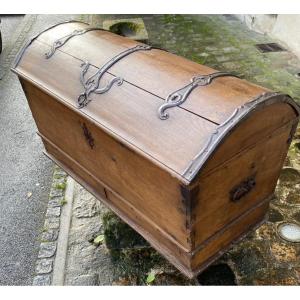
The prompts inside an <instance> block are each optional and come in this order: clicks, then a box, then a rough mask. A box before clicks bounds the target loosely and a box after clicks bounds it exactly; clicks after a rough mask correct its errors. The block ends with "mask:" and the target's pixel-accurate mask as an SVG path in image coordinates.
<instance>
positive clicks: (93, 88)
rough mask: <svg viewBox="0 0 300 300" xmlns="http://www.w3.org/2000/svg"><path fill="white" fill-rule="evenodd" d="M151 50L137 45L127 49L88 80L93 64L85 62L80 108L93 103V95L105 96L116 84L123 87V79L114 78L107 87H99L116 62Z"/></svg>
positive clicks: (79, 99) (79, 101) (83, 65)
mask: <svg viewBox="0 0 300 300" xmlns="http://www.w3.org/2000/svg"><path fill="white" fill-rule="evenodd" d="M151 49H152V47H151V46H148V45H136V46H135V47H133V48H129V49H126V50H125V51H122V52H121V53H119V54H118V55H116V56H115V57H113V58H112V59H110V60H109V61H108V62H107V63H105V64H104V65H103V66H102V67H101V68H99V70H98V71H97V72H96V73H95V74H93V75H92V76H90V77H89V78H87V79H85V74H86V72H87V71H88V69H89V67H90V65H91V64H90V63H89V62H88V61H87V62H84V63H83V64H82V65H81V67H82V69H81V74H80V81H81V84H82V85H83V87H84V92H83V93H81V94H80V95H79V96H78V99H77V101H78V107H79V108H83V107H85V106H86V105H87V104H88V103H89V102H90V101H91V99H90V98H89V96H90V94H91V93H95V94H104V93H106V92H107V91H109V90H110V88H111V87H112V86H113V84H114V83H116V84H117V85H121V84H122V83H123V78H121V77H114V78H113V79H112V80H110V81H109V82H108V83H107V84H106V85H105V86H103V87H101V88H100V87H99V85H100V81H101V78H102V77H103V75H104V74H105V73H106V71H107V70H108V69H109V68H111V67H112V66H113V65H114V64H115V63H116V62H118V61H119V60H121V59H122V58H124V57H125V56H127V55H129V54H131V53H134V52H136V51H146V50H151Z"/></svg>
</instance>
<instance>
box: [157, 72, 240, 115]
mask: <svg viewBox="0 0 300 300" xmlns="http://www.w3.org/2000/svg"><path fill="white" fill-rule="evenodd" d="M224 76H232V77H238V76H236V75H234V74H231V73H227V72H216V73H212V74H209V75H197V76H195V77H193V78H192V79H191V83H189V84H187V85H186V86H184V87H182V88H180V89H178V90H177V91H175V92H172V93H171V94H169V95H168V96H167V98H166V101H165V103H164V104H162V105H161V106H160V107H159V109H158V116H159V118H160V119H161V120H166V119H168V118H169V114H168V113H167V112H166V110H167V109H169V108H171V107H175V106H179V105H181V104H182V103H184V102H185V101H186V99H187V97H188V96H189V94H190V93H191V92H192V91H193V90H194V89H195V88H196V87H198V86H205V85H208V84H210V83H211V82H212V81H213V80H214V79H216V78H218V77H224Z"/></svg>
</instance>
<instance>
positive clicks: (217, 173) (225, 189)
mask: <svg viewBox="0 0 300 300" xmlns="http://www.w3.org/2000/svg"><path fill="white" fill-rule="evenodd" d="M292 125H293V122H289V123H288V124H286V125H285V126H283V127H281V128H280V129H278V130H277V131H276V132H275V133H273V135H271V136H269V137H266V138H265V140H264V141H261V142H260V143H258V144H256V145H254V146H253V147H252V148H251V149H249V150H247V151H243V152H241V153H240V154H239V155H237V156H235V157H233V158H232V159H231V160H229V161H227V162H226V163H224V164H223V165H221V166H219V167H218V168H216V169H215V170H214V172H212V173H210V174H206V175H205V174H203V175H200V178H199V193H198V196H197V199H196V200H195V202H196V205H195V207H194V211H193V213H194V218H193V220H194V225H193V230H194V234H195V238H194V239H195V240H194V244H195V247H197V246H198V245H200V244H201V243H203V242H204V241H205V240H206V239H207V238H209V237H210V236H212V235H213V234H214V233H216V232H217V231H218V230H220V229H221V228H223V227H224V226H225V225H226V224H228V223H229V222H230V221H231V220H233V219H234V218H236V217H237V216H239V215H241V214H242V213H244V212H245V211H247V210H249V209H250V208H251V207H252V206H254V205H256V204H258V203H259V202H260V201H262V199H265V198H267V197H268V196H269V195H271V194H272V193H273V192H274V189H275V186H276V182H277V179H278V177H279V173H280V170H281V168H282V165H283V162H284V159H285V156H286V152H287V150H288V146H289V145H288V143H287V140H288V137H289V134H290V131H291V128H292ZM252 176H253V177H254V178H255V182H256V184H255V186H254V187H253V188H252V189H251V191H250V192H249V193H248V194H246V195H245V196H244V197H242V198H241V199H240V200H239V201H236V202H233V201H232V200H231V199H230V192H231V191H232V190H233V189H234V187H237V186H238V185H239V184H241V183H242V182H243V181H245V180H247V178H250V177H252Z"/></svg>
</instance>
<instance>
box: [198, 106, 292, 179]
mask: <svg viewBox="0 0 300 300" xmlns="http://www.w3.org/2000/svg"><path fill="white" fill-rule="evenodd" d="M296 117H297V114H296V112H295V110H294V109H293V108H292V107H291V106H290V105H289V104H287V103H283V102H279V103H274V104H271V105H269V106H263V107H260V109H259V110H254V111H253V112H252V113H250V114H249V115H248V116H247V118H246V119H245V120H244V121H242V122H240V123H239V124H238V127H237V128H235V129H234V130H233V131H232V132H230V133H229V134H228V135H227V137H226V138H225V139H224V141H223V142H222V144H221V145H220V146H219V148H218V149H217V150H216V151H215V153H213V154H212V155H211V157H210V159H209V160H208V161H207V163H206V164H205V166H204V168H203V169H202V170H201V173H202V174H203V175H205V174H207V173H211V172H213V171H214V168H216V167H217V166H219V165H220V164H222V163H224V162H225V161H227V160H229V159H231V158H232V157H233V156H235V155H236V154H238V153H239V152H241V151H243V150H245V149H247V148H249V147H250V146H252V145H254V144H256V143H258V142H260V141H262V140H265V139H266V137H267V136H268V135H270V134H271V133H272V132H274V131H275V130H276V129H277V128H279V127H280V126H282V125H283V124H287V123H288V122H290V121H291V120H294V119H295V118H296Z"/></svg>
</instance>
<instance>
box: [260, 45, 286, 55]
mask: <svg viewBox="0 0 300 300" xmlns="http://www.w3.org/2000/svg"><path fill="white" fill-rule="evenodd" d="M255 47H256V48H257V49H258V50H259V51H260V52H262V53H266V52H282V51H287V50H286V49H284V48H283V47H282V46H280V45H279V44H277V43H267V44H256V45H255Z"/></svg>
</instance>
